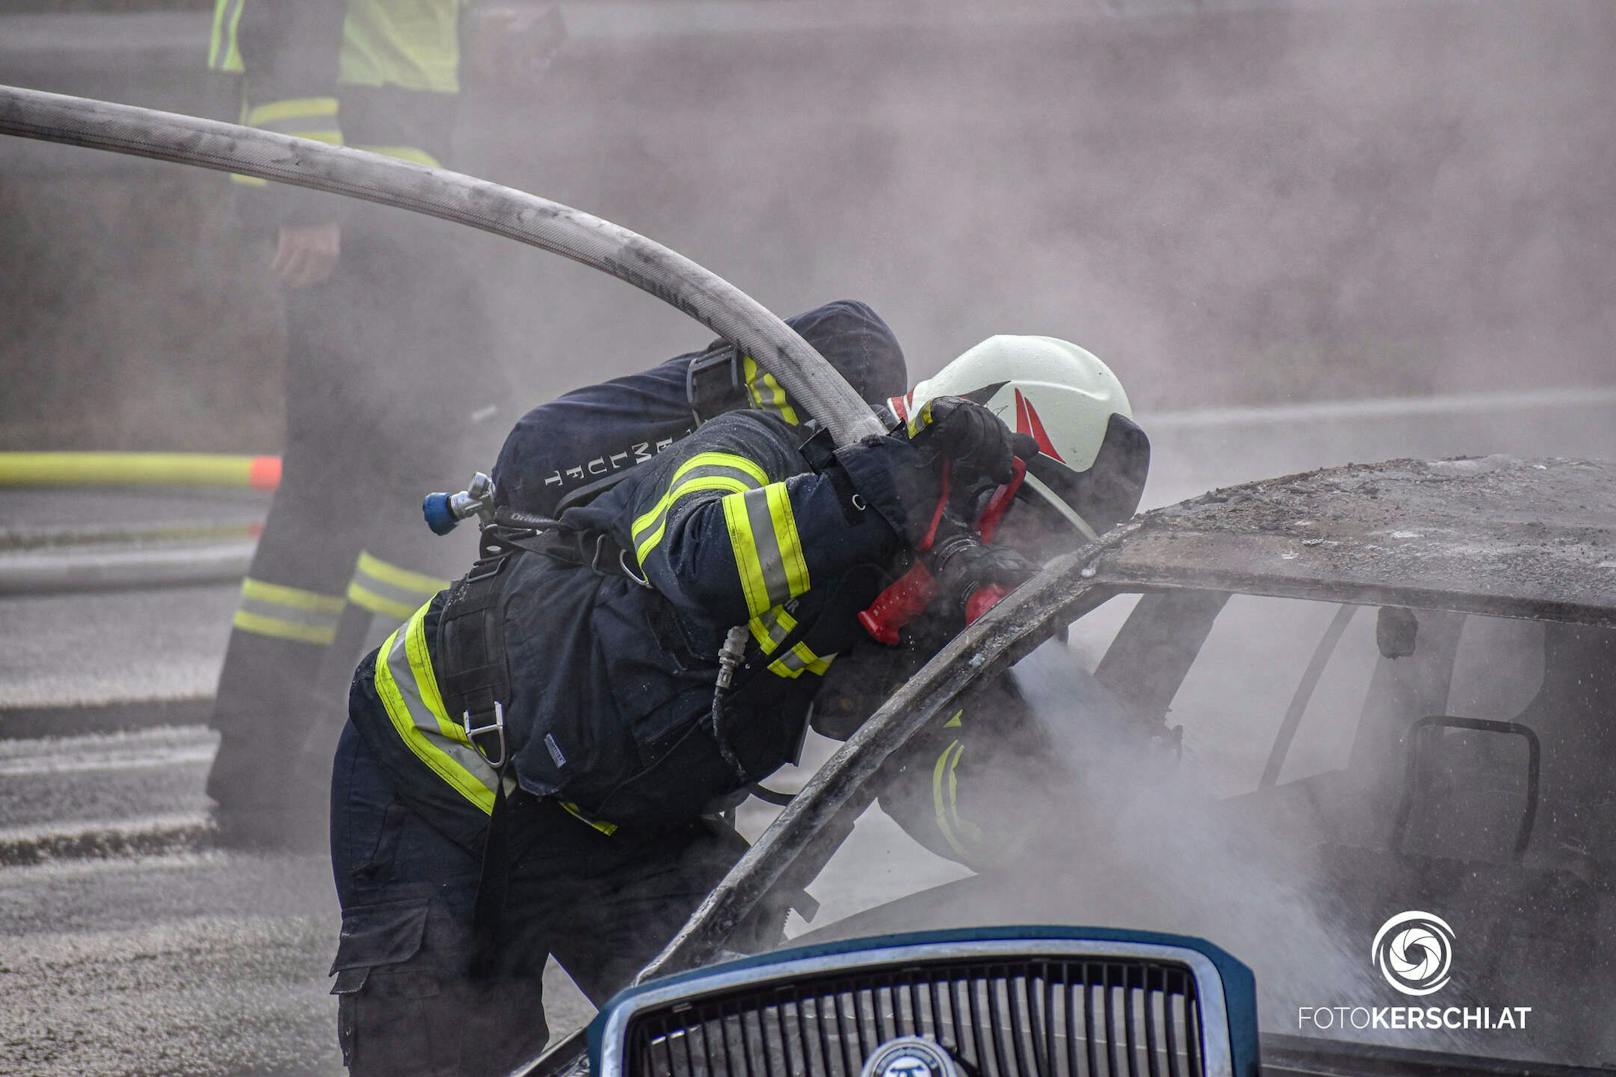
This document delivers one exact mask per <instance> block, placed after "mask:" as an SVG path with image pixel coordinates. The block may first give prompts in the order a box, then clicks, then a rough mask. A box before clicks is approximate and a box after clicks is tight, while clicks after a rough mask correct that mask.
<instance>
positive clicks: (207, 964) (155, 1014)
mask: <svg viewBox="0 0 1616 1077" xmlns="http://www.w3.org/2000/svg"><path fill="white" fill-rule="evenodd" d="M1613 416H1616V394H1612V393H1611V392H1609V391H1603V392H1594V393H1589V392H1581V391H1579V392H1574V393H1561V394H1559V395H1558V396H1555V395H1552V394H1551V395H1549V396H1545V397H1543V398H1542V399H1538V400H1536V401H1532V400H1526V401H1523V400H1520V399H1511V400H1500V399H1486V400H1480V401H1479V402H1478V400H1477V399H1475V398H1469V399H1467V400H1450V401H1441V402H1436V403H1435V404H1431V405H1429V406H1427V405H1420V404H1415V405H1411V404H1408V403H1407V402H1404V403H1397V404H1360V405H1331V406H1330V408H1329V409H1326V410H1323V411H1321V410H1319V409H1316V408H1314V409H1309V408H1297V409H1290V410H1289V411H1279V412H1263V413H1249V414H1248V413H1205V414H1202V415H1200V416H1199V417H1195V416H1176V417H1174V416H1164V417H1161V421H1159V422H1157V423H1156V424H1155V426H1154V429H1155V430H1156V441H1155V444H1156V454H1157V462H1158V470H1157V475H1158V478H1157V479H1156V480H1153V481H1154V485H1153V489H1152V493H1151V497H1150V500H1151V501H1152V502H1155V503H1159V502H1161V501H1164V500H1167V499H1169V498H1172V497H1177V496H1183V495H1184V494H1187V493H1192V492H1195V491H1196V490H1198V489H1204V488H1205V487H1206V486H1207V485H1210V484H1212V483H1216V482H1229V481H1235V480H1237V479H1241V478H1247V477H1252V476H1254V475H1258V474H1262V473H1265V472H1266V473H1270V474H1271V473H1274V472H1277V471H1287V470H1295V469H1300V468H1304V467H1308V466H1315V465H1318V464H1323V463H1329V462H1335V461H1338V460H1346V459H1370V458H1376V457H1386V456H1396V455H1403V454H1419V455H1430V454H1437V453H1456V452H1483V451H1488V450H1489V449H1492V448H1498V449H1506V450H1512V451H1517V452H1522V451H1529V452H1536V453H1539V454H1544V455H1549V454H1566V455H1602V456H1607V457H1616V421H1613ZM165 499H167V500H165ZM261 510H262V503H261V502H259V503H257V504H256V505H255V504H252V503H247V502H243V501H242V500H241V499H239V498H224V499H218V498H213V499H209V498H198V497H197V496H195V495H183V496H181V495H161V496H156V495H149V494H141V495H131V494H128V493H111V492H86V491H67V492H59V493H55V494H43V493H29V494H26V495H24V494H19V493H17V492H13V491H7V492H0V575H3V573H4V571H5V566H6V563H7V561H6V559H7V558H8V557H10V556H12V555H13V554H16V553H20V552H29V553H38V552H39V551H41V550H45V551H50V550H61V551H63V552H64V553H65V552H67V551H69V550H71V551H74V552H76V553H83V552H84V551H85V550H86V549H87V548H92V547H93V548H98V549H106V550H109V551H112V550H125V549H128V548H130V547H129V542H128V541H127V540H126V539H121V538H119V537H118V536H117V535H113V534H110V533H108V532H109V529H111V530H116V526H115V525H119V524H123V523H138V524H141V525H142V526H144V525H146V524H148V523H152V522H165V521H166V522H169V523H172V522H173V521H175V520H183V519H191V518H195V519H202V520H213V521H223V522H226V523H229V524H231V525H232V526H235V525H239V524H242V523H245V522H250V521H251V519H252V518H253V516H254V514H255V513H256V512H259V511H261ZM96 529H100V531H99V533H96V534H91V533H90V532H95V531H96ZM234 602H235V588H234V587H233V586H230V585H213V586H197V587H177V586H165V587H161V588H155V589H135V590H123V591H117V592H110V593H83V594H62V595H27V596H19V595H15V594H13V595H4V594H0V937H3V938H4V939H5V942H4V945H3V947H0V1013H3V1014H5V1019H4V1021H3V1022H0V1072H7V1073H10V1072H17V1073H30V1074H69V1073H74V1074H76V1073H84V1072H117V1073H150V1074H175V1073H197V1074H211V1073H232V1074H233V1073H336V1072H339V1071H340V1060H339V1059H338V1057H337V1055H336V1050H335V1037H334V1020H335V1016H334V1015H335V1007H334V1005H333V1004H332V1001H331V999H330V998H329V996H328V995H327V994H326V991H327V989H328V981H327V979H326V968H327V965H328V963H329V961H330V956H331V952H332V948H333V943H334V940H335V937H336V928H337V910H336V903H335V899H334V895H333V893H332V888H331V883H330V879H329V875H328V868H327V865H326V863H325V862H324V860H323V858H320V857H315V856H308V857H297V856H276V857H268V856H247V855H240V854H236V853H231V852H226V851H222V850H219V849H217V848H215V847H214V846H213V845H212V842H211V832H210V827H209V822H208V815H207V813H208V807H209V805H208V802H207V799H206V797H205V796H204V794H203V791H202V790H203V782H204V778H205V775H206V771H207V767H208V764H209V761H210V759H211V756H212V753H213V750H214V743H215V742H214V738H213V735H212V734H211V733H209V732H207V731H206V730H205V728H203V727H201V726H199V725H197V724H194V723H196V722H197V721H199V720H200V717H201V715H203V714H205V709H206V702H207V698H208V696H209V695H210V693H211V691H212V688H213V681H214V679H215V677H216V676H217V671H218V666H219V662H220V659H221V657H222V653H223V646H224V643H225V639H226V634H227V631H228V627H227V626H228V623H229V618H230V612H231V610H232V608H233V605H234ZM164 714H169V715H180V716H182V717H186V718H188V720H189V721H190V722H191V723H193V724H189V725H162V724H158V725H152V722H153V721H154V720H160V719H161V718H162V716H163V715H164ZM118 726H126V727H142V728H126V729H124V730H123V731H119V732H88V730H91V729H109V728H114V727H118ZM59 733H66V734H71V735H44V734H59ZM816 750H817V752H818V753H819V756H817V757H816V758H818V757H822V755H823V753H824V752H826V751H828V745H823V744H821V745H818V746H817V748H816ZM800 780H802V775H801V774H797V775H782V776H781V777H779V778H777V779H776V780H775V781H774V782H773V784H775V785H777V786H780V787H783V788H789V787H790V786H791V784H792V783H793V782H797V781H800ZM767 819H768V813H767V812H766V811H763V810H753V811H749V812H748V813H747V814H746V815H745V817H744V818H743V820H742V821H743V828H744V829H745V830H747V831H748V832H749V833H753V834H755V833H757V832H758V831H760V830H761V828H762V826H763V825H764V824H765V823H766V822H767ZM958 874H959V869H957V868H955V867H953V866H952V865H949V864H947V863H945V862H942V861H940V860H937V859H936V858H934V857H930V856H929V854H924V853H922V852H920V851H919V850H918V848H917V847H915V846H914V845H913V843H911V842H909V841H908V840H907V839H906V838H904V837H903V836H902V835H901V834H900V833H898V832H897V831H896V829H895V828H894V827H893V826H892V825H891V824H890V822H888V821H886V820H885V819H883V818H881V817H879V816H878V815H874V814H872V815H871V816H869V817H867V818H866V819H865V820H864V821H863V822H861V824H860V826H859V828H858V830H857V832H856V834H855V837H854V839H853V841H852V842H850V844H849V847H848V848H847V849H846V850H844V853H843V854H842V855H840V856H838V858H837V859H836V860H835V861H833V862H832V864H831V866H830V867H829V868H828V869H827V871H826V873H825V874H824V875H823V876H821V878H820V880H819V881H818V882H817V883H816V884H815V886H814V887H813V893H814V895H815V896H816V897H817V898H819V899H820V900H822V901H824V902H825V909H824V911H823V913H822V914H821V917H820V918H819V919H818V920H817V921H816V924H815V926H819V925H820V924H823V923H826V922H829V921H832V920H834V919H836V918H838V917H840V916H843V915H846V914H848V913H851V912H853V911H857V910H858V909H860V908H863V907H867V906H869V905H871V904H873V903H875V902H877V901H879V900H882V899H883V898H886V897H892V896H897V895H899V894H902V893H905V892H910V891H913V890H916V889H919V888H920V887H922V886H925V885H929V884H931V883H934V882H941V881H944V880H946V879H949V878H954V877H957V876H958ZM803 927H805V925H802V924H800V923H797V924H794V925H793V929H794V930H801V929H802V928H803ZM547 981H548V988H549V990H548V1005H547V1009H548V1010H549V1011H550V1012H549V1015H548V1016H549V1020H550V1023H551V1026H552V1027H553V1028H557V1029H561V1028H569V1027H572V1026H575V1025H576V1024H578V1023H579V1022H580V1021H582V1020H583V1019H584V1018H585V1017H587V1015H588V1012H589V1008H588V1006H587V1004H586V1003H585V1002H584V1001H583V1000H582V999H581V997H580V996H579V995H578V994H577V992H576V990H575V989H573V988H572V986H571V984H570V982H569V981H568V980H567V979H566V978H565V976H564V974H562V973H561V972H560V971H559V970H557V969H553V968H552V969H551V970H550V973H549V975H548V976H547Z"/></svg>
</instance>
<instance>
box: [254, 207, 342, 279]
mask: <svg viewBox="0 0 1616 1077" xmlns="http://www.w3.org/2000/svg"><path fill="white" fill-rule="evenodd" d="M341 255H342V226H341V225H340V224H337V223H336V222H335V221H332V222H330V223H328V224H283V225H281V229H280V232H279V234H277V235H276V237H275V260H274V261H273V262H272V263H270V265H271V268H273V269H274V270H275V272H276V273H277V274H279V275H280V278H281V280H282V281H284V282H285V283H286V285H287V286H288V287H290V288H307V287H308V286H309V285H311V284H319V283H320V282H321V281H323V280H325V279H327V278H328V277H330V276H331V274H332V272H333V271H334V270H335V269H336V268H337V259H338V258H339V257H341Z"/></svg>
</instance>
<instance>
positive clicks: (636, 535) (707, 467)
mask: <svg viewBox="0 0 1616 1077" xmlns="http://www.w3.org/2000/svg"><path fill="white" fill-rule="evenodd" d="M737 473H738V474H737ZM687 476H688V477H689V479H692V480H693V479H697V478H709V477H710V478H721V477H728V478H729V479H730V480H731V481H732V482H733V483H734V484H735V485H733V486H721V485H696V484H694V483H693V482H689V481H687V482H684V483H681V482H680V481H679V480H680V479H684V478H686V477H687ZM768 481H769V476H768V475H767V474H766V473H765V472H764V470H763V469H762V468H761V467H759V466H758V465H757V464H755V463H753V462H752V461H751V460H748V459H747V458H746V457H744V456H737V455H735V454H734V453H727V452H703V453H697V454H696V455H695V456H692V457H691V458H690V459H688V460H686V461H685V462H684V463H682V464H680V465H679V467H678V468H677V469H675V471H674V473H673V474H672V475H670V476H669V477H668V492H667V493H665V494H663V495H662V497H661V498H660V499H658V501H657V502H656V504H654V505H652V506H651V507H650V508H649V509H647V510H646V511H645V512H642V513H641V514H640V515H639V516H638V517H637V518H636V519H635V520H634V522H633V523H632V524H630V525H629V536H630V537H631V538H632V539H633V540H634V542H635V543H636V546H635V557H636V558H637V559H638V560H639V562H640V564H641V565H642V566H643V565H644V563H645V558H646V557H647V555H649V554H650V552H651V551H652V550H653V549H655V548H656V545H657V543H659V542H661V541H662V536H663V534H664V533H665V525H666V522H667V513H668V511H669V510H670V509H671V508H672V507H673V504H674V502H676V501H678V500H679V498H681V497H683V496H684V495H685V494H689V493H695V492H697V491H698V490H723V489H727V490H730V491H731V492H739V491H741V490H750V489H755V488H756V487H759V486H762V485H763V484H764V483H766V482H768ZM642 533H643V534H644V537H643V538H642V537H641V535H642Z"/></svg>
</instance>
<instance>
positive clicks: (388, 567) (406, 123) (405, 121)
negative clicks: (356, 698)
mask: <svg viewBox="0 0 1616 1077" xmlns="http://www.w3.org/2000/svg"><path fill="white" fill-rule="evenodd" d="M462 7H463V4H462V2H461V0H275V2H271V0H218V5H217V9H216V11H215V15H214V24H213V33H212V39H211V44H210V54H209V66H210V67H211V68H213V69H214V70H216V71H220V72H226V73H229V74H231V75H232V76H233V77H234V78H236V79H237V80H238V81H239V84H240V96H241V111H240V121H241V122H242V123H245V124H247V125H250V126H256V127H262V128H265V129H267V130H272V131H277V132H281V133H284V134H290V135H296V136H299V137H302V138H310V139H316V140H319V141H322V142H330V143H337V144H346V145H349V146H353V147H356V148H359V149H366V150H372V151H374V152H377V153H383V154H387V155H390V156H393V157H399V158H402V159H405V160H408V161H414V162H418V163H422V164H428V165H438V164H442V163H444V162H446V161H447V160H448V159H449V157H450V152H451V142H452V134H453V128H454V125H455V115H456V110H457V107H458V94H459V89H460V20H461V16H462ZM232 179H233V181H234V182H235V184H236V185H237V186H238V187H239V188H240V198H239V202H240V206H241V210H242V214H243V220H244V223H245V225H246V227H248V228H249V229H251V230H252V231H254V232H256V233H258V234H261V235H262V236H264V237H265V241H266V243H267V244H268V245H269V246H268V247H267V248H266V249H267V250H272V251H273V254H272V260H273V268H274V270H275V272H276V274H277V276H278V277H279V279H280V281H281V283H282V284H283V285H285V291H284V298H285V308H286V344H287V363H286V439H285V453H284V473H283V477H282V482H281V486H280V489H279V491H278V493H277V494H276V497H275V500H274V503H273V506H272V508H271V510H270V513H269V517H268V520H267V522H266V524H265V526H264V531H263V535H262V537H261V539H260V541H259V544H258V548H257V552H256V554H255V556H254V559H253V563H252V566H251V568H250V569H249V571H248V576H247V579H246V580H244V581H243V584H242V592H241V600H240V605H239V607H238V609H237V611H236V614H235V618H234V628H233V631H232V634H231V637H230V643H229V648H228V651H227V653H226V657H225V662H224V668H223V670H222V672H221V674H220V679H219V689H218V695H217V702H216V704H215V709H214V714H213V719H212V724H213V725H214V727H215V728H217V729H218V730H219V732H220V734H221V740H220V746H219V752H218V756H217V758H216V760H215V762H214V764H213V769H212V771H211V773H210V775H209V779H208V786H207V790H208V794H209V796H210V797H212V798H213V800H214V801H215V802H216V803H217V805H218V811H217V819H218V822H219V825H220V832H221V836H222V837H223V839H224V840H225V841H226V842H229V843H233V844H246V845H272V846H281V845H305V844H313V843H315V842H317V841H318V840H319V837H320V835H321V834H322V831H323V827H322V823H323V817H322V816H323V813H322V812H321V811H320V809H319V804H320V800H321V798H320V797H319V796H318V794H317V790H316V788H315V787H314V786H313V784H312V783H311V782H305V781H300V779H299V775H306V774H317V773H319V771H320V770H321V769H322V767H321V765H319V764H316V765H312V766H304V765H300V764H299V762H298V759H299V757H300V754H301V756H302V757H303V758H308V759H320V760H322V761H323V760H324V759H325V758H329V755H330V751H331V747H332V744H333V742H334V738H335V737H336V735H337V732H338V731H339V730H340V728H341V721H340V718H339V717H338V715H337V714H336V713H335V708H333V707H332V706H330V704H329V702H328V701H329V700H330V699H331V698H332V697H333V695H334V694H335V692H336V691H340V688H339V687H338V686H339V685H340V684H341V683H342V682H341V680H339V679H338V678H343V679H345V678H346V672H347V670H348V669H350V668H351V666H352V663H353V661H354V659H355V657H356V656H357V655H358V654H359V653H360V652H361V650H362V649H363V648H364V647H365V646H366V645H367V643H368V644H371V645H373V644H374V643H375V641H376V640H375V637H373V636H371V635H370V634H369V633H370V632H371V626H372V622H373V620H374V621H375V622H377V623H378V624H386V625H391V624H393V623H396V622H397V621H398V620H400V619H402V618H403V617H406V616H408V615H409V613H410V612H411V611H413V610H414V609H415V607H416V606H418V605H420V603H421V602H422V601H423V600H424V599H425V598H426V597H427V596H429V595H431V594H433V593H435V592H436V591H437V590H438V589H439V588H441V587H443V586H446V585H447V582H448V581H447V579H446V577H448V576H450V575H452V574H453V572H452V570H453V568H454V567H455V562H456V560H457V559H458V558H457V556H456V553H457V551H455V550H453V549H451V548H450V547H449V546H448V545H447V544H444V543H441V542H440V543H436V544H434V543H433V542H432V538H431V536H430V535H427V534H424V533H423V531H422V529H421V528H420V527H419V525H418V522H417V520H416V517H415V512H414V505H415V504H416V503H417V501H418V498H419V490H420V489H421V488H422V487H423V486H430V485H432V484H435V483H436V484H444V485H446V484H448V483H450V482H452V481H456V480H457V479H458V478H459V477H460V475H462V474H463V472H464V471H465V470H467V469H468V462H469V461H471V460H475V459H485V458H486V455H487V453H488V452H490V451H492V449H493V447H494V445H495V444H496V440H495V439H497V437H498V432H499V431H500V430H501V429H502V428H503V426H504V424H503V423H501V422H498V421H495V420H494V416H495V412H496V408H495V404H496V402H498V401H499V400H501V399H503V398H504V397H505V395H506V394H505V390H504V383H503V379H502V377H501V376H500V372H499V371H498V370H496V369H495V367H494V364H493V363H492V362H491V361H490V360H489V357H490V356H491V355H492V354H493V352H492V349H491V347H490V345H489V341H488V340H487V338H486V334H485V332H484V329H483V325H484V318H483V317H482V315H481V312H480V301H479V297H478V293H477V291H476V289H475V287H474V279H475V278H474V276H473V274H471V273H470V272H469V271H468V270H467V269H466V267H465V265H464V264H463V262H462V259H461V257H460V256H459V255H458V254H457V250H458V247H459V245H460V243H461V242H462V239H461V238H460V237H459V236H458V235H453V234H450V233H449V231H448V230H446V229H438V228H435V227H434V226H431V225H423V224H421V223H420V222H418V221H415V220H413V219H411V218H409V217H406V216H405V215H402V214H397V213H390V212H388V211H386V210H382V209H378V208H376V207H372V206H365V205H360V204H356V203H353V202H350V201H346V200H341V199H335V198H329V197H325V196H320V195H311V194H309V193H307V192H301V191H298V190H296V189H293V188H288V187H285V186H282V185H279V184H266V183H265V182H264V181H262V180H257V179H252V178H250V177H245V176H235V177H232ZM506 421H508V419H507V420H506ZM460 556H463V553H461V554H460ZM322 670H323V671H324V676H323V677H322ZM266 761H273V765H266Z"/></svg>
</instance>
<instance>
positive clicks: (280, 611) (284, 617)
mask: <svg viewBox="0 0 1616 1077" xmlns="http://www.w3.org/2000/svg"><path fill="white" fill-rule="evenodd" d="M237 608H238V609H240V610H241V611H242V612H243V613H248V614H253V615H256V616H258V617H273V618H275V619H276V620H278V621H290V622H292V623H293V624H299V625H305V626H307V627H309V628H313V629H322V630H323V629H331V630H333V631H335V630H336V627H337V622H338V621H340V620H342V611H341V609H340V608H339V609H338V610H337V611H336V612H334V613H332V612H328V611H326V610H311V609H303V608H300V607H298V606H288V605H284V604H282V603H280V602H271V601H268V600H266V599H262V598H249V597H247V596H246V595H242V596H241V605H240V606H239V607H237Z"/></svg>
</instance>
